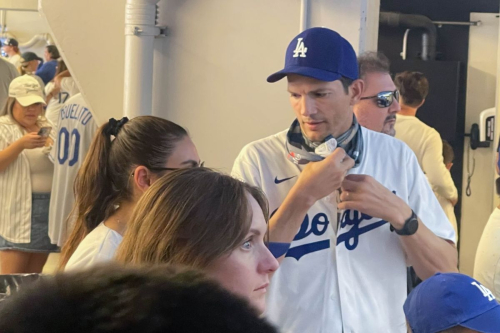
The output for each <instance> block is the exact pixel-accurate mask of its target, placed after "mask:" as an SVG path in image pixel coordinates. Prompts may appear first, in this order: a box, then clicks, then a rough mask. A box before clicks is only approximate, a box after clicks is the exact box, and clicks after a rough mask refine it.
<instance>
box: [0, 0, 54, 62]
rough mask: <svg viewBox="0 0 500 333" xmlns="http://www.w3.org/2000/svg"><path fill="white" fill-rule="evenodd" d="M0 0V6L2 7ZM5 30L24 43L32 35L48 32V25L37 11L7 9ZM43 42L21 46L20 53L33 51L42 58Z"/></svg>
mask: <svg viewBox="0 0 500 333" xmlns="http://www.w3.org/2000/svg"><path fill="white" fill-rule="evenodd" d="M1 2H2V1H1V0H0V8H1V7H2V3H1ZM6 23H7V32H9V33H10V34H12V35H14V38H16V39H17V41H18V42H19V43H25V42H27V41H29V40H31V38H33V36H35V35H37V34H41V33H48V32H49V27H48V26H47V24H46V22H45V20H44V19H43V18H42V17H41V15H40V14H39V13H38V12H33V11H11V10H9V11H7V14H6ZM45 45H46V44H45V42H38V43H37V44H35V45H34V46H33V47H31V48H29V49H28V48H21V53H22V52H26V51H30V52H35V53H36V54H37V55H38V56H39V57H40V58H43V52H44V48H45Z"/></svg>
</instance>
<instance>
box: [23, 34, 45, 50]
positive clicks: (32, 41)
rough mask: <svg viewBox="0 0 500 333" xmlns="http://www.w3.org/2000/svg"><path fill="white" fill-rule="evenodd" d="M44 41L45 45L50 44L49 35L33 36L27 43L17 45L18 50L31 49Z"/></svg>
mask: <svg viewBox="0 0 500 333" xmlns="http://www.w3.org/2000/svg"><path fill="white" fill-rule="evenodd" d="M41 41H44V42H45V43H46V44H47V45H49V44H50V35H49V34H38V35H35V36H33V38H31V39H30V40H29V41H27V42H24V43H19V48H21V49H25V48H30V47H33V46H34V45H35V44H36V43H38V42H41Z"/></svg>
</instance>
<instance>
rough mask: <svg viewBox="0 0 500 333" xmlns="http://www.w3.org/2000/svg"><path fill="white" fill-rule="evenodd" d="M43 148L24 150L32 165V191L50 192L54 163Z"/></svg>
mask: <svg viewBox="0 0 500 333" xmlns="http://www.w3.org/2000/svg"><path fill="white" fill-rule="evenodd" d="M43 149H44V148H43V147H42V148H35V149H25V150H24V153H25V154H26V157H27V158H28V162H29V165H30V174H31V192H32V193H50V190H51V189H52V176H53V174H54V164H52V162H51V161H50V160H49V157H48V155H47V154H45V153H44V152H43Z"/></svg>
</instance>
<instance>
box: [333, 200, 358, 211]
mask: <svg viewBox="0 0 500 333" xmlns="http://www.w3.org/2000/svg"><path fill="white" fill-rule="evenodd" d="M359 206H360V205H359V202H357V201H351V200H348V201H342V202H340V203H339V204H338V205H337V208H338V209H341V210H347V209H350V210H357V211H360V207H359Z"/></svg>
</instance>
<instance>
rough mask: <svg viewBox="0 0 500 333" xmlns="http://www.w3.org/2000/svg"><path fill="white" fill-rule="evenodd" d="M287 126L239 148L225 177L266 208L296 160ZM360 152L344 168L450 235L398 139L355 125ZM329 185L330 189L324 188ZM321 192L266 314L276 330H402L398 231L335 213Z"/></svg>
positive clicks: (292, 176)
mask: <svg viewBox="0 0 500 333" xmlns="http://www.w3.org/2000/svg"><path fill="white" fill-rule="evenodd" d="M286 133H287V131H284V132H281V133H278V134H276V135H273V136H271V137H268V138H265V139H262V140H259V141H256V142H253V143H251V144H249V145H247V146H246V147H245V148H243V150H242V151H241V153H240V155H239V156H238V158H237V159H236V162H235V164H234V167H233V176H234V177H236V178H240V179H243V180H244V181H246V182H248V183H250V184H252V185H255V186H259V187H260V188H262V190H263V191H264V192H265V193H266V195H267V197H268V199H269V209H270V212H271V213H274V212H275V211H276V210H277V209H278V208H279V206H280V205H281V203H282V202H283V201H284V199H285V197H286V196H287V194H288V192H289V191H290V189H291V188H292V187H293V185H294V184H295V182H296V181H297V179H298V177H299V175H300V172H301V169H302V168H303V167H302V166H298V165H295V164H294V163H292V162H291V161H289V160H288V158H287V152H286V149H285V142H286ZM362 136H363V149H364V151H363V158H362V161H361V163H360V165H359V166H358V167H356V168H353V169H351V170H350V172H349V173H350V174H366V175H370V176H372V177H373V178H375V179H376V180H377V181H379V182H380V183H381V184H382V185H384V186H385V187H387V188H388V189H389V190H391V191H393V192H394V193H396V195H398V196H399V197H401V198H402V199H403V200H404V201H405V202H407V203H408V205H409V206H410V207H411V208H412V209H413V210H414V211H415V213H416V214H417V215H418V216H419V217H420V219H421V221H422V222H423V223H424V224H425V225H426V226H427V227H428V228H429V229H430V230H432V231H433V232H434V233H435V234H436V235H437V236H439V237H441V238H444V239H447V240H451V241H453V240H454V231H453V229H452V227H451V226H450V223H449V222H448V220H447V218H446V215H445V214H444V212H443V211H442V209H441V207H440V205H439V203H438V201H437V200H436V197H435V196H434V193H433V192H432V190H431V188H430V187H429V184H428V182H427V179H426V178H425V176H424V174H423V173H422V171H421V169H420V166H419V165H418V162H417V159H416V158H415V155H414V154H413V152H412V151H411V150H410V148H408V146H406V145H405V144H404V143H403V142H401V141H399V140H397V139H394V138H392V137H390V136H388V135H385V134H380V133H375V132H373V131H370V130H368V129H366V128H362ZM334 190H335V189H332V192H333V191H334ZM341 216H342V217H341V221H339V222H338V221H337V210H336V204H335V201H333V200H331V199H330V198H328V197H327V198H324V199H321V200H319V201H317V202H316V203H315V204H314V205H313V206H312V207H311V208H310V209H309V211H308V212H307V215H306V216H305V217H304V220H303V222H302V225H301V227H300V229H299V230H298V232H297V234H296V236H295V238H294V240H293V241H292V244H291V246H290V249H289V250H288V252H287V254H286V255H285V258H284V259H283V261H282V262H281V266H280V268H279V269H278V270H277V271H276V273H275V274H274V276H273V277H272V280H271V284H270V286H269V289H268V295H267V310H266V316H267V318H268V319H269V320H270V321H271V322H272V323H274V324H275V325H277V326H278V328H279V330H280V332H283V333H304V332H307V333H342V332H345V333H364V332H369V333H403V332H406V320H405V316H404V313H403V303H404V301H405V299H406V290H407V289H406V287H407V280H406V266H407V265H406V257H405V253H404V251H403V248H402V246H401V244H400V240H399V236H398V235H397V234H395V233H394V232H391V231H390V228H389V227H390V225H389V223H387V222H386V221H384V220H381V219H380V218H376V217H371V216H368V215H366V214H361V213H359V212H358V211H350V210H347V211H345V212H342V215H341Z"/></svg>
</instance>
